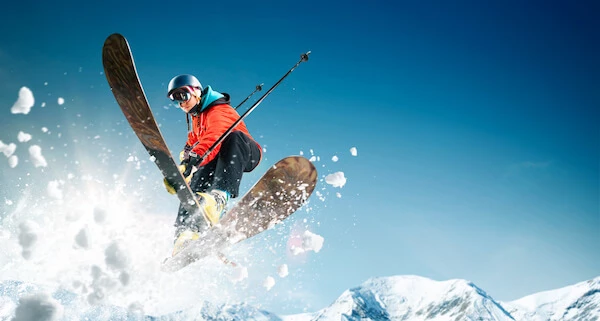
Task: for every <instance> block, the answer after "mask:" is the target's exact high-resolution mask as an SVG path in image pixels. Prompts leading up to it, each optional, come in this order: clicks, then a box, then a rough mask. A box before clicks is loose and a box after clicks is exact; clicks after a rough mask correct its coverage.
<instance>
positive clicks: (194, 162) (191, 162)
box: [181, 152, 202, 177]
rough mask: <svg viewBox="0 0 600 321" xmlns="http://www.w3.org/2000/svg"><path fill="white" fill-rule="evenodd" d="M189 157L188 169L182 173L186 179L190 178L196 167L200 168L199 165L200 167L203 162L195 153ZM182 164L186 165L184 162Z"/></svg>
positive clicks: (191, 153)
mask: <svg viewBox="0 0 600 321" xmlns="http://www.w3.org/2000/svg"><path fill="white" fill-rule="evenodd" d="M188 156H189V158H188V160H187V162H186V163H185V166H186V168H185V170H184V171H183V172H181V173H183V176H184V177H188V176H190V174H191V173H192V169H193V168H194V166H196V167H198V165H200V163H201V162H202V157H200V156H198V154H196V153H195V152H190V153H189V155H188ZM181 164H182V165H184V162H183V161H182V162H181Z"/></svg>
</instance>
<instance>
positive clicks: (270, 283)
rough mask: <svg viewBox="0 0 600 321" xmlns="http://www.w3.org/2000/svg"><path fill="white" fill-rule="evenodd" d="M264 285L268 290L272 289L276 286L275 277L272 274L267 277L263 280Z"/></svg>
mask: <svg viewBox="0 0 600 321" xmlns="http://www.w3.org/2000/svg"><path fill="white" fill-rule="evenodd" d="M263 286H264V287H265V289H267V291H271V289H272V288H273V286H275V279H274V278H273V277H272V276H267V278H266V279H265V281H264V282H263Z"/></svg>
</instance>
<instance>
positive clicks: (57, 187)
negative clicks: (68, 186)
mask: <svg viewBox="0 0 600 321" xmlns="http://www.w3.org/2000/svg"><path fill="white" fill-rule="evenodd" d="M63 184H64V182H62V181H50V182H48V187H47V189H46V191H47V192H48V196H50V197H52V198H54V199H57V200H62V198H63V191H62V189H61V185H63Z"/></svg>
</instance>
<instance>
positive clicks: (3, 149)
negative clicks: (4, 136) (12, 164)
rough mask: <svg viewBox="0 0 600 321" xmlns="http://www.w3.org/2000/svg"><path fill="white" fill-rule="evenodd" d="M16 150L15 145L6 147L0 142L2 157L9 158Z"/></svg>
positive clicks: (11, 144)
mask: <svg viewBox="0 0 600 321" xmlns="http://www.w3.org/2000/svg"><path fill="white" fill-rule="evenodd" d="M16 149H17V145H15V144H14V143H10V144H8V145H6V144H4V143H3V142H2V141H0V152H3V153H4V156H6V157H10V156H11V155H12V154H14V153H15V150H16Z"/></svg>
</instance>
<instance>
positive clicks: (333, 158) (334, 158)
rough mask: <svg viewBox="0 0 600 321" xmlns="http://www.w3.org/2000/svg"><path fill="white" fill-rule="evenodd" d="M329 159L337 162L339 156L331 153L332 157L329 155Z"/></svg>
mask: <svg viewBox="0 0 600 321" xmlns="http://www.w3.org/2000/svg"><path fill="white" fill-rule="evenodd" d="M331 160H332V161H333V162H337V161H338V160H339V158H338V157H337V156H336V155H333V157H331Z"/></svg>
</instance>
